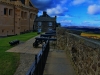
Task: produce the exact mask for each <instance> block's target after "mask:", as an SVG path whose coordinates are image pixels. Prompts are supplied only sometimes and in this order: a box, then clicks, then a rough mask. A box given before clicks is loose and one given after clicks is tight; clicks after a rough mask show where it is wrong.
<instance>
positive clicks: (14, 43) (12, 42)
mask: <svg viewBox="0 0 100 75" xmlns="http://www.w3.org/2000/svg"><path fill="white" fill-rule="evenodd" d="M9 44H10V46H14V45H17V44H19V40H13V41H10V42H9Z"/></svg>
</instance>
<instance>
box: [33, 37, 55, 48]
mask: <svg viewBox="0 0 100 75" xmlns="http://www.w3.org/2000/svg"><path fill="white" fill-rule="evenodd" d="M47 40H49V41H56V40H57V39H56V38H48V37H36V38H35V42H34V43H33V47H34V48H37V47H38V45H40V44H43V43H46V41H47Z"/></svg>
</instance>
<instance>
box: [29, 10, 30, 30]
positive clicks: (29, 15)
mask: <svg viewBox="0 0 100 75" xmlns="http://www.w3.org/2000/svg"><path fill="white" fill-rule="evenodd" d="M29 31H30V11H29Z"/></svg>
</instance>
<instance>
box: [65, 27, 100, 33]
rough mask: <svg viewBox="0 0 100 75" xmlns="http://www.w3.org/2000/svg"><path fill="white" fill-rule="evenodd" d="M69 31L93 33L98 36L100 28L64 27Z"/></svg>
mask: <svg viewBox="0 0 100 75" xmlns="http://www.w3.org/2000/svg"><path fill="white" fill-rule="evenodd" d="M64 28H66V29H69V30H76V31H83V32H93V33H97V34H100V28H99V27H87V26H67V27H64Z"/></svg>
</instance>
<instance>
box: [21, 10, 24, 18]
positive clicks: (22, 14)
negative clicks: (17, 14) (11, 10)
mask: <svg viewBox="0 0 100 75" xmlns="http://www.w3.org/2000/svg"><path fill="white" fill-rule="evenodd" d="M21 18H22V19H23V18H24V12H23V11H21Z"/></svg>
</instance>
